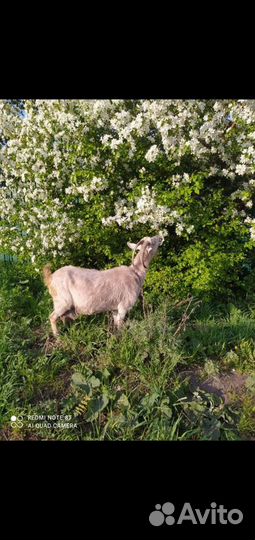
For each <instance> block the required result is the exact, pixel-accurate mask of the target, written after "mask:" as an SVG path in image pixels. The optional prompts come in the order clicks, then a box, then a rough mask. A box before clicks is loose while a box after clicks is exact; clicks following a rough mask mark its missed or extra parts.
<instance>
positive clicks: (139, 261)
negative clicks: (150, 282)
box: [132, 252, 148, 280]
mask: <svg viewBox="0 0 255 540" xmlns="http://www.w3.org/2000/svg"><path fill="white" fill-rule="evenodd" d="M132 267H133V269H134V270H135V272H136V273H137V274H138V275H139V276H140V277H141V278H142V279H143V280H144V279H145V277H146V273H147V270H148V268H147V267H145V266H144V264H143V257H142V253H141V252H139V253H137V255H136V257H135V258H134V261H133V264H132Z"/></svg>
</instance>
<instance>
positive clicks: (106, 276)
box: [43, 236, 163, 336]
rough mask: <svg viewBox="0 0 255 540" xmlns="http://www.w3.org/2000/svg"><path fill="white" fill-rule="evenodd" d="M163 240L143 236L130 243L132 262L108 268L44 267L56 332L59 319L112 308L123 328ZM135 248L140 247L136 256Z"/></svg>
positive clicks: (116, 320) (118, 326)
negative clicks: (52, 306) (54, 270)
mask: <svg viewBox="0 0 255 540" xmlns="http://www.w3.org/2000/svg"><path fill="white" fill-rule="evenodd" d="M162 243H163V238H162V237H161V236H153V237H151V238H150V237H148V236H146V237H145V238H142V240H140V241H139V242H138V243H137V244H132V243H130V242H128V243H127V245H128V247H129V248H130V249H132V250H133V257H132V259H133V262H132V264H131V265H130V266H118V267H116V268H110V269H109V270H89V269H87V268H78V267H76V266H63V267H62V268H59V269H58V270H56V272H54V273H52V272H51V270H50V267H49V265H47V266H45V267H44V269H43V277H44V283H45V285H46V286H47V287H48V289H49V293H50V294H51V296H52V298H53V303H54V311H53V312H52V313H51V315H50V323H51V327H52V331H53V334H54V335H55V336H57V335H58V329H57V324H56V323H57V320H58V319H59V318H61V319H62V320H63V321H64V322H65V321H66V320H67V319H72V320H73V319H75V318H76V317H77V316H78V315H81V314H84V315H92V314H93V313H102V312H104V311H112V312H113V318H114V324H115V326H116V327H117V328H120V327H121V325H122V324H123V321H124V318H125V315H126V313H127V312H128V311H130V309H131V308H132V307H133V306H134V304H135V302H136V300H137V298H138V296H139V294H140V292H141V289H142V286H143V283H144V280H145V277H146V273H147V270H148V266H149V264H150V262H151V260H152V258H153V257H154V256H155V255H156V253H157V251H158V248H159V246H160V245H161V244H162ZM135 251H138V253H137V255H136V257H135V258H134V254H135Z"/></svg>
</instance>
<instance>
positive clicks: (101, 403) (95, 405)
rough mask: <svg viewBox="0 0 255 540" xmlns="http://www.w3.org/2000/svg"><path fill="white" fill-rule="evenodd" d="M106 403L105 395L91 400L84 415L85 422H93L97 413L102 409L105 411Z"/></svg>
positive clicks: (107, 399)
mask: <svg viewBox="0 0 255 540" xmlns="http://www.w3.org/2000/svg"><path fill="white" fill-rule="evenodd" d="M108 403H109V398H108V396H107V395H106V394H102V395H101V396H99V397H97V398H94V399H92V400H91V401H90V402H89V406H88V412H87V414H86V421H87V422H93V420H96V418H97V417H98V415H99V413H100V412H101V411H102V410H103V409H105V407H106V406H107V405H108Z"/></svg>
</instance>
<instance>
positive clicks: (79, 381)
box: [72, 373, 92, 396]
mask: <svg viewBox="0 0 255 540" xmlns="http://www.w3.org/2000/svg"><path fill="white" fill-rule="evenodd" d="M72 383H73V384H74V385H75V386H78V387H79V388H81V389H82V390H83V392H85V394H87V395H88V396H90V395H91V394H92V389H91V386H90V385H89V384H88V383H87V381H86V380H85V378H84V377H83V375H82V374H81V373H74V374H73V375H72Z"/></svg>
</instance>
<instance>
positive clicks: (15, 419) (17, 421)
mask: <svg viewBox="0 0 255 540" xmlns="http://www.w3.org/2000/svg"><path fill="white" fill-rule="evenodd" d="M22 420H23V418H22V416H15V415H13V416H11V427H12V428H15V427H19V428H21V427H22V426H23V422H22Z"/></svg>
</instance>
